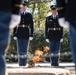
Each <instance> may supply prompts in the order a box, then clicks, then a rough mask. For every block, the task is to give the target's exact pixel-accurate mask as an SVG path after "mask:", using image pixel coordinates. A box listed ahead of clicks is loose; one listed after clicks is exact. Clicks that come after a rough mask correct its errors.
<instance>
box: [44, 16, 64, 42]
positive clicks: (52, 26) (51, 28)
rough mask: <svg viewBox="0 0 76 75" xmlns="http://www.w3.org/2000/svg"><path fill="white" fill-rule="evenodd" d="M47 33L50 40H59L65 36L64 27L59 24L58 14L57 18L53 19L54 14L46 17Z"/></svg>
mask: <svg viewBox="0 0 76 75" xmlns="http://www.w3.org/2000/svg"><path fill="white" fill-rule="evenodd" d="M45 35H46V39H49V40H50V41H59V40H60V39H61V38H62V37H63V28H62V27H60V26H59V23H58V16H56V19H53V16H52V15H51V16H48V17H47V18H46V24H45Z"/></svg>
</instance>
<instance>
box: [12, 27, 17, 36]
mask: <svg viewBox="0 0 76 75" xmlns="http://www.w3.org/2000/svg"><path fill="white" fill-rule="evenodd" d="M16 33H17V26H16V27H15V28H14V29H13V37H15V36H16Z"/></svg>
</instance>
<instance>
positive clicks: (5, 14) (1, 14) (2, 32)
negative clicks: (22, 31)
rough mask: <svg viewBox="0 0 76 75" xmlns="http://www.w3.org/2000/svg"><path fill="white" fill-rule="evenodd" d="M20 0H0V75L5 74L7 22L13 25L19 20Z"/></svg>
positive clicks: (7, 36)
mask: <svg viewBox="0 0 76 75" xmlns="http://www.w3.org/2000/svg"><path fill="white" fill-rule="evenodd" d="M20 4H21V0H0V75H5V71H6V64H5V58H4V54H5V50H6V48H7V45H8V40H9V39H8V38H9V24H10V27H14V26H13V25H16V24H18V23H19V21H20V16H19V9H20Z"/></svg>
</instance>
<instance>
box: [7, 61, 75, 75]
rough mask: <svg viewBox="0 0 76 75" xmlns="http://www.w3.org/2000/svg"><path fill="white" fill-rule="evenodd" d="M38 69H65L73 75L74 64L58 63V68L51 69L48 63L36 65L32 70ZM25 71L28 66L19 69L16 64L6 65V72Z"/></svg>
mask: <svg viewBox="0 0 76 75" xmlns="http://www.w3.org/2000/svg"><path fill="white" fill-rule="evenodd" d="M38 68H49V69H52V70H58V68H61V69H67V70H69V71H70V73H71V74H70V75H75V74H74V63H68V62H67V63H59V67H52V66H51V64H50V63H36V64H35V67H34V70H35V69H38ZM18 69H19V70H22V71H24V70H26V69H28V64H27V65H26V66H23V67H20V66H18V63H7V70H9V71H11V70H18Z"/></svg>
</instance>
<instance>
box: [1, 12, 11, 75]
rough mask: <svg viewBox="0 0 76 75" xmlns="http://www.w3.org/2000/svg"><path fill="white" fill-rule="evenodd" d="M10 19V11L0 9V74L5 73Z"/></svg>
mask: <svg viewBox="0 0 76 75" xmlns="http://www.w3.org/2000/svg"><path fill="white" fill-rule="evenodd" d="M10 19H11V12H1V11H0V75H5V71H6V62H5V57H4V54H5V50H6V48H7V45H8V40H9V22H10Z"/></svg>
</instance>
